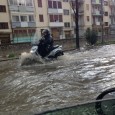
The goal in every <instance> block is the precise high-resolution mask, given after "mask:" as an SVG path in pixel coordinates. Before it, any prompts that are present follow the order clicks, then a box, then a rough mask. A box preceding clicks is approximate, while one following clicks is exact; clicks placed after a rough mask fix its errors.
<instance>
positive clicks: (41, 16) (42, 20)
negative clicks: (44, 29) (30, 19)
mask: <svg viewBox="0 0 115 115" xmlns="http://www.w3.org/2000/svg"><path fill="white" fill-rule="evenodd" d="M39 20H40V22H44V18H43V15H42V14H40V15H39Z"/></svg>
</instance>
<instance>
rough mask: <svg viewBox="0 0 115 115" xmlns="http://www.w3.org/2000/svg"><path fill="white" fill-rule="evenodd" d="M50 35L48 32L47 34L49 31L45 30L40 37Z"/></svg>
mask: <svg viewBox="0 0 115 115" xmlns="http://www.w3.org/2000/svg"><path fill="white" fill-rule="evenodd" d="M49 34H50V32H49V30H47V29H44V30H43V31H42V35H43V36H47V35H49Z"/></svg>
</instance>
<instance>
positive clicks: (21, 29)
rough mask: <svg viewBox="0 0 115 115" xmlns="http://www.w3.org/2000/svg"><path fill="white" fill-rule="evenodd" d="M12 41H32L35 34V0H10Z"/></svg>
mask: <svg viewBox="0 0 115 115" xmlns="http://www.w3.org/2000/svg"><path fill="white" fill-rule="evenodd" d="M8 6H9V13H10V19H11V28H12V43H21V42H31V40H32V39H31V38H32V37H33V35H34V34H35V30H36V22H35V8H34V0H8Z"/></svg>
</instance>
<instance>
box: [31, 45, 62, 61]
mask: <svg viewBox="0 0 115 115" xmlns="http://www.w3.org/2000/svg"><path fill="white" fill-rule="evenodd" d="M38 48H39V47H38V46H37V45H34V46H32V48H31V50H30V53H31V54H32V55H36V56H40V54H39V53H38ZM62 55H64V53H63V50H62V46H59V45H55V46H53V49H52V50H51V51H50V53H49V54H48V55H47V56H45V57H44V58H43V59H45V60H53V59H57V58H58V57H59V56H62Z"/></svg>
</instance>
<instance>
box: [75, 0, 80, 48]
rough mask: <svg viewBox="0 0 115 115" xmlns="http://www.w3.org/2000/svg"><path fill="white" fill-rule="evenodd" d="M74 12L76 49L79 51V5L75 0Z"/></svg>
mask: <svg viewBox="0 0 115 115" xmlns="http://www.w3.org/2000/svg"><path fill="white" fill-rule="evenodd" d="M75 4H76V12H75V24H76V48H77V49H80V46H79V23H78V22H79V5H78V0H75Z"/></svg>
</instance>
